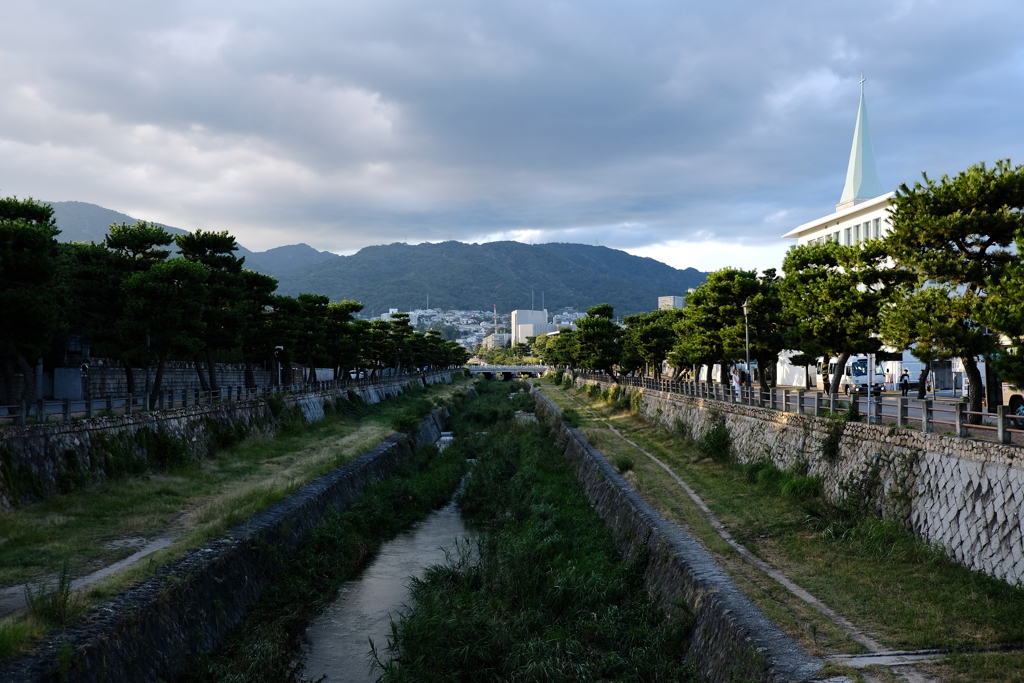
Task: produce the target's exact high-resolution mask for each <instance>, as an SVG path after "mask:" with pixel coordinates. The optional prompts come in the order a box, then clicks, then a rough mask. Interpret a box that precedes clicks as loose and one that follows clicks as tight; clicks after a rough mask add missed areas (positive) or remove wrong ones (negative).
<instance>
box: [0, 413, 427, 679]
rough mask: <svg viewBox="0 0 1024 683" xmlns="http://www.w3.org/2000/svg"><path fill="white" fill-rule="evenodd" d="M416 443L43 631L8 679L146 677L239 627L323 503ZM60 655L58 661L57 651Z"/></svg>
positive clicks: (176, 666)
mask: <svg viewBox="0 0 1024 683" xmlns="http://www.w3.org/2000/svg"><path fill="white" fill-rule="evenodd" d="M446 418H447V413H446V411H443V410H442V409H438V410H435V411H434V412H433V413H431V414H430V415H428V416H427V417H426V418H424V419H423V421H422V422H421V423H420V429H419V432H418V433H417V439H416V445H417V446H420V445H424V444H427V443H433V442H434V441H436V440H437V439H438V438H440V436H441V430H442V429H443V427H444V421H445V419H446ZM412 452H413V444H412V443H410V440H409V437H408V436H407V435H405V434H392V435H391V436H389V437H388V438H387V439H385V440H384V442H383V443H381V444H380V445H379V446H377V447H376V448H373V449H371V450H369V451H367V452H366V453H363V454H362V455H361V456H359V457H358V458H356V459H355V460H354V461H352V462H351V463H349V464H348V465H345V466H344V467H340V468H338V469H336V470H334V471H333V472H330V473H328V474H326V475H324V476H322V477H320V478H319V479H316V480H314V481H312V482H310V483H309V484H307V485H306V486H304V487H303V488H301V489H300V490H299V491H296V492H295V493H294V494H292V495H290V496H288V497H287V498H285V499H284V500H282V501H280V502H278V503H277V504H275V505H273V506H271V507H270V508H268V509H266V510H264V511H262V512H259V513H257V514H255V515H253V516H252V517H250V518H249V519H248V520H247V521H245V522H243V523H242V524H240V525H238V526H237V527H235V528H234V529H233V530H232V531H231V532H230V533H229V534H227V535H226V536H224V537H223V538H220V539H218V540H216V541H213V542H211V543H208V544H206V545H205V546H203V547H202V548H198V549H196V550H192V551H190V552H188V553H187V554H186V555H185V556H184V557H182V558H181V559H179V560H177V561H175V562H171V563H169V564H168V565H167V566H165V567H163V568H161V569H160V570H159V571H158V572H157V574H156V575H154V576H153V577H151V578H149V579H146V580H145V581H143V582H142V583H140V584H139V585H137V586H135V587H133V588H131V589H129V590H127V591H125V592H123V593H121V594H120V595H118V596H117V597H115V598H113V599H112V600H110V601H108V602H107V603H104V604H102V605H99V606H98V607H96V608H95V609H93V610H91V611H90V612H89V615H88V616H87V617H85V618H84V619H83V620H82V621H80V622H79V623H78V624H77V625H76V626H75V627H73V628H68V629H63V630H61V631H57V632H55V633H52V634H50V635H49V636H47V637H46V638H45V639H44V640H43V641H42V642H41V643H39V644H38V645H37V646H36V647H34V648H33V650H32V652H31V653H30V654H29V655H27V656H25V657H23V658H20V659H18V660H15V661H12V662H8V663H6V665H0V680H3V681H11V682H12V683H15V682H16V683H23V682H24V683H42V682H44V681H46V682H50V681H54V682H55V681H67V682H69V683H75V682H88V683H107V682H109V683H121V682H123V683H149V682H154V683H155V682H157V681H166V680H170V679H173V678H174V677H175V676H177V675H180V674H181V673H182V672H183V671H184V670H185V669H186V668H187V667H188V666H189V664H191V663H192V662H193V661H194V660H195V658H196V657H198V656H199V655H201V654H202V653H203V652H208V651H210V650H213V649H214V648H216V647H217V646H218V644H219V643H220V642H221V641H222V640H223V639H224V638H225V637H226V636H227V635H228V634H229V633H231V632H232V631H233V630H234V629H235V628H237V627H238V626H239V625H240V624H241V622H242V620H243V619H244V618H245V615H246V614H247V613H248V611H249V608H250V607H251V605H252V604H253V603H254V602H255V601H256V600H258V599H259V597H260V595H261V594H262V593H263V591H264V590H265V589H266V588H267V587H268V586H269V585H270V584H271V583H272V581H273V580H274V578H275V577H277V576H278V575H280V574H281V573H282V572H283V571H284V570H285V569H286V568H287V565H288V562H289V561H290V560H291V558H292V557H293V556H294V555H295V553H296V552H297V551H298V548H299V546H300V544H301V542H302V540H303V539H304V538H305V537H306V534H308V533H309V531H310V530H311V529H313V527H315V526H316V525H317V524H319V523H320V521H321V520H322V519H323V518H324V516H325V515H326V514H327V513H328V511H330V510H332V509H339V510H343V509H345V508H346V507H348V505H349V504H350V503H351V502H352V500H353V499H355V497H356V496H358V495H359V494H360V493H362V491H363V490H364V489H365V488H366V487H367V486H369V485H371V484H374V483H376V482H378V481H382V480H384V479H386V478H388V477H389V476H391V474H392V473H393V472H394V470H395V467H396V466H397V465H398V464H399V463H400V462H402V461H403V460H404V459H406V458H408V457H409V455H411V453H412ZM62 650H63V651H64V653H65V658H66V662H67V668H66V670H65V671H60V668H61V666H60V664H59V660H60V658H61V657H60V656H58V653H59V652H60V651H62Z"/></svg>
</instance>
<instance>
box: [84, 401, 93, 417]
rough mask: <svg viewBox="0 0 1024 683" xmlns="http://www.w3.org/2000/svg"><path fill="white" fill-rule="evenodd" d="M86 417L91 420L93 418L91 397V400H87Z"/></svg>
mask: <svg viewBox="0 0 1024 683" xmlns="http://www.w3.org/2000/svg"><path fill="white" fill-rule="evenodd" d="M85 416H86V417H87V418H90V419H91V418H92V397H91V396H90V397H89V398H87V399H86V401H85Z"/></svg>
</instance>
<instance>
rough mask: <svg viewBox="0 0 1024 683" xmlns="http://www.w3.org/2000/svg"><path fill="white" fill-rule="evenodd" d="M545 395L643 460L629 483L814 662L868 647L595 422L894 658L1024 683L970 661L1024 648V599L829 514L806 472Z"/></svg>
mask: <svg viewBox="0 0 1024 683" xmlns="http://www.w3.org/2000/svg"><path fill="white" fill-rule="evenodd" d="M542 384H543V388H544V390H545V393H546V394H547V395H548V396H550V397H551V398H552V399H554V400H555V401H556V403H558V404H559V405H563V406H574V407H575V408H577V410H578V412H579V414H580V415H581V417H582V421H583V425H582V426H583V428H584V432H585V433H586V434H587V436H588V438H590V439H592V441H593V442H594V445H595V447H597V448H599V449H601V450H604V451H605V452H606V454H607V455H608V457H609V458H611V459H612V460H613V462H614V459H615V458H616V457H620V456H621V455H627V456H629V457H632V459H633V460H634V463H635V465H634V468H633V470H632V471H631V472H630V473H629V474H628V475H627V476H628V477H629V478H633V479H634V481H635V482H636V486H637V488H638V490H639V491H640V492H641V493H642V494H643V495H644V496H645V498H647V500H648V502H650V503H651V504H652V505H654V506H655V507H656V508H658V509H659V510H660V511H662V513H663V514H665V515H666V517H668V518H670V519H673V520H674V521H677V522H680V523H683V524H685V525H686V526H687V527H689V528H690V530H692V531H693V533H694V534H695V535H696V536H697V537H698V538H699V539H700V540H701V541H702V542H703V543H704V544H705V546H706V547H708V548H709V549H711V550H712V551H713V552H714V553H716V555H718V556H719V557H720V558H721V559H722V560H723V564H724V565H725V566H726V567H727V568H728V569H729V570H731V571H732V572H733V575H734V577H737V583H738V584H739V585H740V587H741V588H743V589H744V590H745V591H746V592H747V594H748V595H749V596H750V597H751V598H752V599H753V600H754V601H755V602H756V603H757V604H758V605H759V606H760V607H761V608H762V609H763V610H764V611H765V612H766V614H767V615H768V616H769V617H771V618H773V619H774V620H775V621H776V622H777V623H779V624H780V626H782V627H783V628H784V629H785V630H787V631H788V632H790V634H791V635H793V636H794V637H796V638H798V640H800V641H801V643H802V644H803V645H805V646H806V647H808V649H810V650H811V651H812V652H815V651H816V652H818V653H820V654H827V653H830V652H856V651H858V650H859V649H860V646H859V645H857V644H855V643H854V642H853V641H850V640H849V639H847V638H845V636H843V635H842V634H841V632H839V631H838V629H835V628H834V627H831V625H830V623H829V622H827V621H825V620H824V619H823V618H822V617H820V615H817V613H816V612H813V611H811V610H810V609H809V608H807V607H806V606H805V605H803V603H800V602H799V601H797V600H795V599H794V598H792V597H791V596H789V594H788V593H786V592H785V591H784V590H783V589H782V588H781V587H780V586H778V585H777V584H775V583H774V582H773V581H771V580H770V579H767V577H764V576H763V575H761V574H760V572H757V571H756V570H753V569H752V568H751V567H749V565H746V564H745V563H743V562H742V561H740V560H739V559H738V555H737V554H736V553H735V552H734V551H732V549H731V548H729V547H728V546H727V545H725V543H724V542H723V541H722V540H721V539H720V538H719V537H718V535H717V534H716V533H715V532H714V530H713V529H712V528H711V526H710V525H709V524H707V522H706V521H705V520H704V519H703V515H702V514H701V513H700V511H699V509H698V508H697V507H696V505H695V504H694V503H693V502H692V501H691V500H690V498H689V497H688V496H687V495H686V493H685V492H684V491H683V490H682V489H681V488H680V487H679V486H678V485H677V484H675V482H673V481H672V480H671V479H670V478H669V477H668V475H667V474H666V473H664V471H663V470H661V468H659V467H658V466H657V465H656V464H654V463H652V462H651V461H650V460H649V459H648V458H646V457H645V456H643V455H642V454H639V452H638V451H637V450H636V449H634V448H632V447H631V446H630V445H629V444H628V443H626V442H625V441H623V440H622V439H620V438H619V437H617V436H615V435H614V434H612V433H611V431H610V430H608V429H607V428H606V427H605V425H604V424H603V423H602V422H600V421H597V420H594V419H593V417H592V415H591V414H590V412H588V411H592V412H593V413H594V414H596V415H597V416H598V417H600V418H601V419H602V420H606V421H607V422H609V423H611V424H613V425H614V426H615V427H616V429H618V430H619V431H620V432H622V433H623V434H624V435H625V436H627V437H628V438H629V439H631V440H633V441H635V442H636V443H637V444H638V445H640V446H641V447H642V448H644V449H645V450H647V451H649V452H651V453H652V454H653V455H655V456H656V457H658V458H659V459H660V460H662V461H663V462H665V463H666V464H667V465H669V467H671V468H672V470H673V471H674V472H676V474H678V475H679V476H680V477H682V478H683V480H685V481H686V482H687V483H688V484H690V486H691V487H693V488H694V490H695V491H696V492H697V493H698V495H700V496H701V497H702V498H703V499H704V501H705V502H706V503H707V504H708V506H709V507H710V508H711V509H712V511H714V513H715V514H716V515H717V516H718V517H719V519H720V520H721V521H722V522H723V524H725V526H726V527H727V528H728V529H729V531H730V533H731V534H732V535H733V537H734V538H736V539H738V540H739V541H740V542H741V543H743V544H744V545H745V546H746V547H747V548H748V549H750V550H751V551H752V552H754V553H755V554H757V555H758V556H759V557H761V558H762V559H764V560H765V561H767V562H768V563H769V564H771V565H772V566H774V567H775V568H777V569H779V570H781V571H783V573H785V574H786V575H787V576H789V577H790V578H791V579H793V580H794V581H795V582H796V583H797V584H799V585H801V586H802V587H804V588H805V589H807V590H808V591H809V592H811V593H812V594H813V595H815V596H816V597H818V598H819V599H820V600H822V601H823V602H824V603H825V604H827V605H829V606H830V607H831V608H832V609H834V610H836V611H838V612H839V613H840V614H842V615H844V616H845V617H846V618H848V619H849V620H850V621H852V622H853V623H854V624H856V625H858V626H859V627H861V628H863V629H865V630H866V631H867V632H868V633H870V634H872V636H873V637H875V639H876V640H879V641H881V642H882V643H883V644H886V645H888V646H892V647H894V648H913V649H917V648H932V647H934V648H942V649H947V650H951V651H958V652H962V653H965V654H962V655H960V656H958V657H956V658H951V659H950V660H949V662H948V663H947V664H946V665H944V666H947V667H960V668H961V669H964V670H966V671H968V672H969V673H968V674H966V675H968V678H964V679H963V680H968V679H969V676H972V675H977V676H983V675H985V676H987V675H988V674H983V673H982V672H981V670H980V669H978V670H974V669H972V668H971V667H973V666H974V664H972V662H981V661H985V662H987V664H986V667H987V668H988V669H991V670H999V671H1001V673H998V674H996V675H995V677H987V678H983V677H979V678H976V679H970V680H993V681H995V680H1006V681H1009V680H1019V679H1014V678H1013V676H1014V675H1017V674H1014V673H1012V672H1013V671H1015V669H1013V664H1012V663H1013V662H1016V661H1018V660H1019V657H1020V655H1019V653H991V654H985V655H981V654H967V653H969V652H970V651H977V650H984V649H996V648H1001V647H1010V648H1014V647H1020V646H1021V645H1022V644H1024V590H1022V589H1020V588H1015V587H1011V586H1009V585H1007V584H1006V583H1005V582H1003V581H1000V580H998V579H994V578H992V577H989V576H986V575H984V574H982V573H980V572H972V571H969V570H967V569H965V568H963V567H961V566H959V565H956V564H954V563H952V562H949V561H947V560H946V559H945V558H944V556H943V555H942V553H941V551H938V552H937V551H936V549H934V548H931V547H929V546H927V545H926V544H924V543H922V542H921V541H920V540H918V539H916V537H914V536H912V535H911V534H909V533H908V532H906V531H905V530H904V529H903V528H902V526H901V525H899V524H898V523H895V522H893V521H891V520H879V519H877V518H873V517H870V516H863V515H860V516H859V515H857V514H856V510H834V509H833V510H830V509H829V506H826V505H825V504H824V503H823V501H821V500H820V499H819V498H818V497H816V496H815V495H814V492H813V488H814V487H813V484H812V483H810V482H808V481H807V480H806V478H802V474H801V473H800V472H799V471H797V472H781V471H779V470H778V469H777V468H773V467H769V466H767V465H766V464H765V462H764V461H762V462H760V463H756V464H754V465H752V466H747V467H740V466H738V465H736V464H734V463H732V462H731V461H730V459H726V458H718V459H717V460H716V459H715V458H711V457H708V456H707V455H706V454H705V453H704V452H702V451H701V450H700V448H699V447H698V444H697V443H695V442H694V440H693V439H692V438H691V436H692V435H691V434H690V429H689V428H688V427H687V426H686V425H679V424H677V425H676V430H674V431H670V430H667V429H665V428H664V427H661V426H656V425H653V424H651V423H649V422H647V421H646V420H644V419H642V418H641V417H639V416H637V415H633V414H631V413H630V412H629V411H628V410H624V409H623V405H622V403H621V401H618V402H615V401H604V400H600V399H599V398H597V397H594V396H591V395H590V391H589V390H587V391H583V392H578V391H574V390H569V391H565V390H563V389H560V388H559V389H556V388H555V387H554V386H553V385H552V383H551V382H550V381H545V382H542ZM581 405H583V406H585V407H586V410H580V406H581ZM787 485H788V488H787ZM801 489H802V490H801ZM993 661H995V662H1005V665H1004V666H1002V667H1000V666H997V665H993V664H992V662H993ZM951 670H952V669H951ZM954 680H956V679H954Z"/></svg>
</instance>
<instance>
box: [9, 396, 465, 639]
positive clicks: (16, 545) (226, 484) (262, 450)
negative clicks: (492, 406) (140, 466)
mask: <svg viewBox="0 0 1024 683" xmlns="http://www.w3.org/2000/svg"><path fill="white" fill-rule="evenodd" d="M464 385H465V382H464V381H459V382H457V383H456V384H454V385H445V384H439V385H434V386H431V387H427V388H425V389H411V390H408V391H406V392H405V393H403V394H402V395H400V396H397V397H395V398H392V399H389V400H386V401H383V402H381V403H378V404H375V405H366V404H364V403H362V402H361V401H354V402H348V401H344V400H341V401H338V403H337V408H336V410H333V411H331V412H329V414H328V415H327V417H326V418H325V419H324V420H321V421H320V422H317V423H315V424H313V425H308V426H307V425H304V424H299V423H297V422H294V421H293V424H291V425H290V426H286V428H285V429H282V430H281V431H280V432H279V434H278V435H277V436H276V437H275V438H273V439H259V440H249V441H244V442H241V443H235V444H233V445H230V446H227V444H225V445H226V446H227V447H225V448H223V449H222V450H220V451H218V452H217V453H216V454H215V455H214V456H213V457H212V458H209V459H206V460H202V461H195V460H189V461H184V462H181V463H180V464H178V465H177V466H175V467H173V468H171V469H169V470H165V471H161V472H153V473H146V474H142V475H139V476H126V477H123V478H119V479H114V480H110V481H107V482H104V483H101V484H97V485H94V486H89V487H87V488H84V489H81V490H78V491H75V492H72V493H69V494H66V495H58V496H53V497H51V498H49V499H47V500H45V501H42V502H40V503H36V504H33V505H29V506H26V507H24V508H21V509H19V510H14V511H10V512H4V513H0V588H2V587H5V586H11V585H16V584H19V583H23V582H25V581H34V580H38V579H39V578H40V577H44V576H53V575H55V574H57V573H58V572H60V571H61V569H62V568H64V567H66V568H67V571H68V573H69V574H70V575H71V576H80V575H83V574H87V573H89V572H90V571H93V570H95V569H98V568H100V567H103V566H106V565H108V564H110V563H111V562H114V561H117V560H119V559H121V558H123V557H127V556H128V555H130V554H132V553H133V552H135V550H136V549H137V548H138V547H139V546H140V545H141V544H143V543H145V542H146V541H148V540H151V539H153V538H155V537H160V536H166V537H170V538H173V539H174V541H173V543H172V544H171V545H170V546H168V547H167V548H166V549H164V550H161V551H158V552H156V553H153V554H152V555H149V556H148V557H146V558H145V559H143V560H142V561H140V562H138V563H136V564H135V565H133V566H132V567H131V568H130V569H127V570H124V571H122V572H119V573H118V574H116V575H114V576H112V577H109V578H107V579H104V580H102V581H100V582H99V583H96V584H94V585H93V586H90V587H89V588H87V589H84V590H83V591H82V592H81V593H80V594H78V595H69V596H68V599H69V600H68V601H69V602H70V603H71V605H70V607H71V608H72V609H70V611H69V610H64V611H62V612H61V615H62V616H61V617H60V618H59V619H55V618H54V617H52V616H48V615H44V614H36V615H33V614H29V613H22V614H19V615H16V616H12V617H8V618H6V619H3V620H0V659H3V658H5V657H9V656H11V655H13V654H16V653H17V652H19V651H21V650H22V649H24V648H25V647H26V646H27V644H29V643H30V642H31V641H32V640H34V639H35V638H37V637H38V636H40V635H41V634H42V633H45V632H46V631H47V630H48V629H49V628H51V627H53V626H57V625H60V622H61V621H63V620H64V619H66V618H68V616H74V614H75V613H77V612H81V611H82V610H85V609H87V608H88V607H90V606H91V605H95V604H97V603H99V602H102V601H103V600H105V599H107V598H109V597H110V596H111V595H113V594H115V593H116V592H118V591H119V590H121V589H123V588H124V587H125V586H127V585H130V584H131V583H134V582H136V581H138V580H140V579H142V578H145V577H146V576H149V575H150V574H151V573H152V572H153V571H154V570H155V569H156V568H158V567H159V566H161V565H162V564H164V563H166V562H167V561H169V560H172V559H174V558H176V557H179V556H181V554H183V553H184V552H185V551H186V550H188V549H190V548H194V547H196V546H197V545H201V544H202V543H204V542H206V541H207V540H209V539H211V538H214V537H216V536H219V535H221V534H223V533H224V532H225V531H226V530H228V529H230V528H231V527H232V526H234V525H235V524H237V523H238V522H240V521H242V520H244V519H246V518H247V517H249V516H250V515H252V514H253V513H255V512H257V511H259V510H261V509H263V508H265V507H268V506H269V505H272V504H273V503H275V502H276V501H278V500H280V499H281V498H283V497H284V496H286V495H288V494H290V493H292V492H293V491H295V490H296V489H298V488H299V487H300V486H302V485H304V484H306V483H307V482H309V481H311V480H312V479H314V478H316V477H318V476H320V475H322V474H324V473H326V472H328V471H330V470H332V469H334V468H336V467H339V466H341V465H344V464H345V463H347V462H349V461H350V460H351V459H353V458H354V457H356V456H357V455H359V454H360V453H363V452H365V451H366V450H368V449H370V448H372V447H373V446H375V445H376V444H378V443H379V442H380V441H381V440H382V439H384V438H385V437H386V436H387V435H388V434H391V433H392V432H394V431H395V428H394V425H396V424H398V423H401V422H402V420H405V421H406V422H407V421H408V420H409V418H410V416H411V415H424V414H426V413H427V412H428V411H429V410H430V409H432V408H433V407H434V405H435V404H437V403H439V402H443V401H445V400H447V399H448V398H449V397H450V396H451V395H452V393H453V392H454V391H458V390H459V389H460V388H461V387H463V386H464ZM399 426H401V425H399Z"/></svg>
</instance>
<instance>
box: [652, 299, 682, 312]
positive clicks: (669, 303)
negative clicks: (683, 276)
mask: <svg viewBox="0 0 1024 683" xmlns="http://www.w3.org/2000/svg"><path fill="white" fill-rule="evenodd" d="M685 304H686V297H685V296H659V297H658V310H659V311H671V310H673V309H675V308H682V307H683V306H684V305H685Z"/></svg>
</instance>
